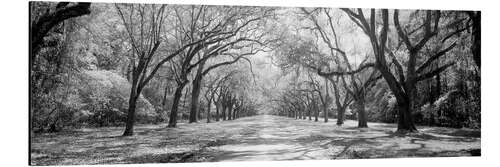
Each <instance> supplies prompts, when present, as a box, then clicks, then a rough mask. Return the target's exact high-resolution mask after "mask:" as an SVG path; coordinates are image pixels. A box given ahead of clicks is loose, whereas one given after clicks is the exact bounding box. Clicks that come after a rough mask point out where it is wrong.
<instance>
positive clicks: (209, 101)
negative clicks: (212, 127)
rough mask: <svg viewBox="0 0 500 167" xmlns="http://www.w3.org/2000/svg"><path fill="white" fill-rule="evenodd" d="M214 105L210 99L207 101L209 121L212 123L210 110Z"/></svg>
mask: <svg viewBox="0 0 500 167" xmlns="http://www.w3.org/2000/svg"><path fill="white" fill-rule="evenodd" d="M211 107H212V101H211V100H208V102H207V123H210V110H211Z"/></svg>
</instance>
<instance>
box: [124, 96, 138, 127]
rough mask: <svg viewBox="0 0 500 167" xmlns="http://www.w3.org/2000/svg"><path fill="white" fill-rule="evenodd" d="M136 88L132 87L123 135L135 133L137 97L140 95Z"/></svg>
mask: <svg viewBox="0 0 500 167" xmlns="http://www.w3.org/2000/svg"><path fill="white" fill-rule="evenodd" d="M135 91H136V90H135V89H132V91H131V93H130V97H129V101H128V112H127V120H126V122H125V131H124V132H123V136H132V135H133V134H134V122H135V109H136V104H137V99H138V97H139V95H137V94H136V93H135Z"/></svg>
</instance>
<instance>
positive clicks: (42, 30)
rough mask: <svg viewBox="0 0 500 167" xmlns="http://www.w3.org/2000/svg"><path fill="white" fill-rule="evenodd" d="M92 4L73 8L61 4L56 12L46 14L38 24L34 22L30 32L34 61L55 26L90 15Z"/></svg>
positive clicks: (64, 3) (65, 3)
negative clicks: (44, 38)
mask: <svg viewBox="0 0 500 167" xmlns="http://www.w3.org/2000/svg"><path fill="white" fill-rule="evenodd" d="M33 3H34V2H30V5H33ZM90 4H91V3H89V2H79V3H77V4H76V5H73V6H66V5H68V3H67V2H60V3H58V5H57V8H56V10H55V12H52V13H47V14H44V15H42V16H41V17H40V18H39V19H38V20H37V21H36V22H33V23H32V24H31V31H30V40H31V41H30V44H31V49H32V50H31V55H32V57H33V60H35V59H34V58H35V55H36V54H37V53H38V51H39V50H40V48H41V46H42V43H43V37H45V36H46V35H47V33H48V32H49V31H50V30H51V29H52V28H53V27H54V26H56V25H58V24H59V23H61V22H63V21H64V20H67V19H70V18H73V17H79V16H83V15H87V14H90Z"/></svg>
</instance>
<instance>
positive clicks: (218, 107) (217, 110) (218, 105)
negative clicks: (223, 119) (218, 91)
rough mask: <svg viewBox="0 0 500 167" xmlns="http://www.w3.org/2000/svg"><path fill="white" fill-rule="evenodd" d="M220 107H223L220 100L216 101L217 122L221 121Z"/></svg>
mask: <svg viewBox="0 0 500 167" xmlns="http://www.w3.org/2000/svg"><path fill="white" fill-rule="evenodd" d="M220 109H221V106H220V101H218V102H216V103H215V121H216V122H219V121H220V115H219V111H220Z"/></svg>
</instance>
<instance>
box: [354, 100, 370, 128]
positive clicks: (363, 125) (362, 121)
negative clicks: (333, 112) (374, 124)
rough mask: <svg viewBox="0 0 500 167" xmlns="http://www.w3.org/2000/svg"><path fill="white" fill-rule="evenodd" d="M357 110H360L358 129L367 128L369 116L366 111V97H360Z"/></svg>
mask: <svg viewBox="0 0 500 167" xmlns="http://www.w3.org/2000/svg"><path fill="white" fill-rule="evenodd" d="M357 103H358V104H357V109H358V128H367V127H368V124H367V120H366V119H367V114H366V111H365V99H364V97H360V99H358V101H357Z"/></svg>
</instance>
